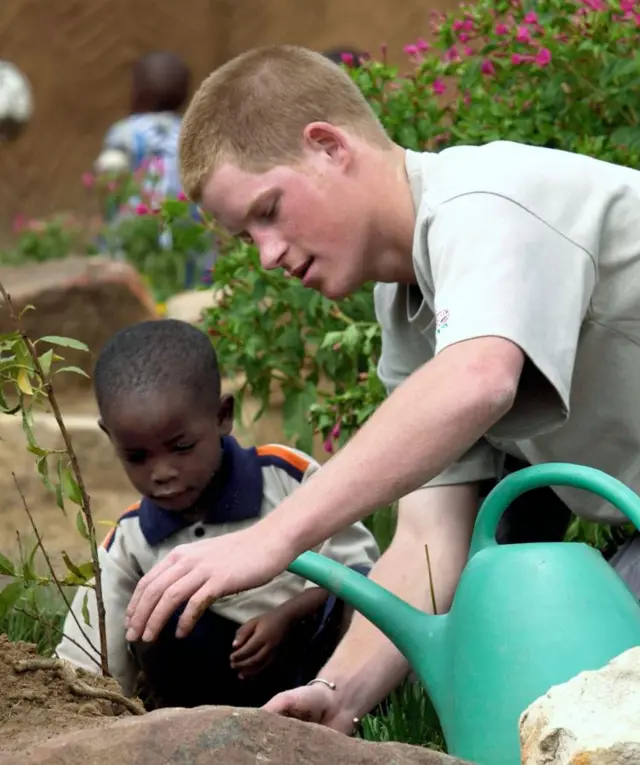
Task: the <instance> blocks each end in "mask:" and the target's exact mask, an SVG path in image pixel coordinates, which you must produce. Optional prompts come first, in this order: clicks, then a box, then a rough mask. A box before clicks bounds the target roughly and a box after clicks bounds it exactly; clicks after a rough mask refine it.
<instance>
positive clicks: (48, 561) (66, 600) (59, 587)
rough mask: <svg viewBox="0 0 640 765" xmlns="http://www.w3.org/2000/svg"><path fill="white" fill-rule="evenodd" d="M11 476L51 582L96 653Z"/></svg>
mask: <svg viewBox="0 0 640 765" xmlns="http://www.w3.org/2000/svg"><path fill="white" fill-rule="evenodd" d="M11 477H12V478H13V482H14V483H15V485H16V489H17V491H18V494H19V495H20V499H21V500H22V506H23V507H24V511H25V513H26V514H27V517H28V518H29V523H30V524H31V528H32V529H33V533H34V534H35V535H36V542H37V543H38V547H39V548H40V550H41V552H42V555H43V556H44V560H45V563H46V564H47V568H48V569H49V573H50V574H51V578H52V579H53V583H54V584H55V586H56V588H57V590H58V592H59V593H60V597H61V598H62V600H64V603H65V605H66V607H67V611H68V612H69V613H70V614H71V616H72V617H73V620H74V621H75V623H76V624H77V625H78V629H79V630H80V633H81V634H82V637H83V638H84V639H85V640H86V641H87V643H88V644H89V645H90V646H91V648H93V650H94V651H96V653H97V652H98V649H97V648H96V647H95V646H94V645H93V644H92V642H91V641H90V640H89V638H88V636H87V633H86V632H85V631H84V629H83V627H82V625H81V624H80V620H79V619H78V617H77V616H76V614H75V612H74V611H73V609H72V608H71V603H70V602H69V598H68V597H67V595H66V593H65V591H64V587H63V586H62V585H61V584H60V580H59V579H58V577H57V576H56V572H55V570H54V568H53V563H52V562H51V558H50V557H49V553H48V552H47V550H46V548H45V546H44V542H43V541H42V537H41V536H40V530H39V529H38V526H37V525H36V522H35V520H34V518H33V515H31V510H29V505H28V504H27V500H26V499H25V496H24V493H23V491H22V489H21V488H20V484H19V483H18V479H17V477H16V474H15V473H13V472H12V473H11Z"/></svg>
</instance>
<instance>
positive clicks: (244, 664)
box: [233, 645, 271, 676]
mask: <svg viewBox="0 0 640 765" xmlns="http://www.w3.org/2000/svg"><path fill="white" fill-rule="evenodd" d="M270 653H271V651H270V649H269V646H268V645H263V646H262V648H260V650H259V651H258V652H257V653H255V654H254V655H253V656H249V657H248V658H247V659H245V660H244V661H237V662H235V663H234V665H233V668H234V669H237V670H239V672H240V674H245V675H247V676H248V675H249V672H250V671H252V672H253V673H255V672H260V670H261V669H264V667H265V666H266V665H267V664H268V663H269V658H270Z"/></svg>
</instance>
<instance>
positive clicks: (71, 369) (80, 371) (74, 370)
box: [54, 366, 90, 379]
mask: <svg viewBox="0 0 640 765" xmlns="http://www.w3.org/2000/svg"><path fill="white" fill-rule="evenodd" d="M60 372H71V373H72V374H74V375H82V377H86V378H88V379H90V378H89V375H88V374H87V373H86V372H85V371H84V369H80V367H73V366H71V367H59V368H58V369H56V370H55V372H54V374H56V375H59V374H60Z"/></svg>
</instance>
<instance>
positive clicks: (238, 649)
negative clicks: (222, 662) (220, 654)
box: [230, 608, 291, 680]
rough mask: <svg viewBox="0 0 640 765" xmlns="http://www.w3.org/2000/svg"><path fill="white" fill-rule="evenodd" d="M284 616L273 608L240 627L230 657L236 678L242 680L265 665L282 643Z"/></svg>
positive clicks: (285, 621)
mask: <svg viewBox="0 0 640 765" xmlns="http://www.w3.org/2000/svg"><path fill="white" fill-rule="evenodd" d="M290 623H291V622H290V620H289V619H287V617H286V615H285V614H284V613H282V611H279V609H277V608H276V609H274V610H273V611H269V612H268V613H266V614H264V615H263V616H257V617H256V618H255V619H251V620H250V621H248V622H246V623H245V624H243V625H242V627H240V629H239V630H238V631H237V632H236V637H235V640H234V641H233V647H234V649H235V650H234V651H233V653H232V654H231V656H230V659H231V667H232V668H233V669H236V670H238V677H239V678H240V679H241V680H244V678H246V677H252V676H253V675H257V674H258V673H259V672H262V670H263V669H264V668H265V667H266V666H267V664H269V663H270V662H271V661H272V660H273V657H274V654H275V651H276V649H277V648H278V646H279V645H280V644H281V643H282V641H283V640H284V637H285V635H286V634H287V630H288V629H289V626H290Z"/></svg>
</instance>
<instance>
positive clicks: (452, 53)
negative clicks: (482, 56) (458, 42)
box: [444, 45, 460, 61]
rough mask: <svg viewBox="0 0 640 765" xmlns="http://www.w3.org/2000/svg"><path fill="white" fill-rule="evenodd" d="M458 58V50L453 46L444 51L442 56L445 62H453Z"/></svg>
mask: <svg viewBox="0 0 640 765" xmlns="http://www.w3.org/2000/svg"><path fill="white" fill-rule="evenodd" d="M458 58H460V54H459V53H458V49H457V48H456V46H455V45H452V46H451V47H450V48H449V50H447V51H445V54H444V60H445V61H455V60H456V59H458Z"/></svg>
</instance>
